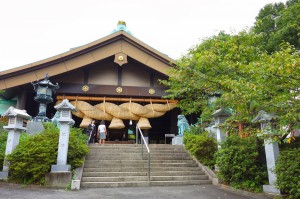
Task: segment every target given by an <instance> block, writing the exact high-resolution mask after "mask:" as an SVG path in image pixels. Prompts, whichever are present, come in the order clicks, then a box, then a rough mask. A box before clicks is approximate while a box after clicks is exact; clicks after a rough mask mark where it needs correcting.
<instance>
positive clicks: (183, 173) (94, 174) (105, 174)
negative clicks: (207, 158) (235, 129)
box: [82, 170, 205, 177]
mask: <svg viewBox="0 0 300 199" xmlns="http://www.w3.org/2000/svg"><path fill="white" fill-rule="evenodd" d="M204 174H205V173H204V172H203V171H197V170H196V171H151V175H152V176H188V175H204ZM82 176H83V177H110V176H111V177H116V176H118V177H120V176H147V171H146V170H144V171H131V172H130V171H129V172H109V171H107V172H86V171H85V172H84V173H83V174H82Z"/></svg>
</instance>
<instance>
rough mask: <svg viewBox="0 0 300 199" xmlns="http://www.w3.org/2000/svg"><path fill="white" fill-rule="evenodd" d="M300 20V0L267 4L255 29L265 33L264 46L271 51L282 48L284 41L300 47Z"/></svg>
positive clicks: (258, 17)
mask: <svg viewBox="0 0 300 199" xmlns="http://www.w3.org/2000/svg"><path fill="white" fill-rule="evenodd" d="M299 21H300V0H289V1H287V2H286V4H283V3H274V4H267V5H266V6H265V7H263V8H262V9H261V10H260V12H259V14H258V16H257V17H256V22H255V25H254V27H253V31H254V33H256V34H263V35H264V38H265V40H264V42H263V46H264V48H265V49H266V50H267V51H268V52H269V53H272V52H274V51H278V50H280V44H281V43H282V42H288V43H290V44H291V45H293V46H294V47H295V48H296V49H300V23H299Z"/></svg>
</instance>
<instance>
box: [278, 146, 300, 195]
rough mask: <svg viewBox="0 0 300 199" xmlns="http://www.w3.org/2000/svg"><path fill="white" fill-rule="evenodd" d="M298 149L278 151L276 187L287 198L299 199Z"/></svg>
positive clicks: (299, 150) (299, 149)
mask: <svg viewBox="0 0 300 199" xmlns="http://www.w3.org/2000/svg"><path fill="white" fill-rule="evenodd" d="M299 154H300V148H287V149H285V150H282V151H280V155H279V157H278V159H277V161H276V168H275V173H276V176H277V186H278V187H279V189H280V190H281V192H282V193H284V194H288V195H289V198H300V166H299V165H300V156H299Z"/></svg>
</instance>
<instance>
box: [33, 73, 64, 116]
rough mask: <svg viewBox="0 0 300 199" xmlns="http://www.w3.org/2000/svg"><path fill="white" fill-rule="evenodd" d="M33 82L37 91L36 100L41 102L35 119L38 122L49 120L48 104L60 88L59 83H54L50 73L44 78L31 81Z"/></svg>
mask: <svg viewBox="0 0 300 199" xmlns="http://www.w3.org/2000/svg"><path fill="white" fill-rule="evenodd" d="M31 84H32V85H33V88H34V91H35V92H36V96H35V97H34V100H35V101H37V102H38V103H39V113H38V115H37V116H36V117H35V118H33V120H34V121H38V122H48V121H49V120H50V119H49V118H47V116H46V112H47V104H49V103H51V102H53V99H52V94H53V93H55V91H56V90H57V89H59V85H58V84H57V83H56V85H55V84H52V83H51V82H50V80H49V76H48V74H46V76H45V79H44V80H42V81H37V82H35V83H34V82H31Z"/></svg>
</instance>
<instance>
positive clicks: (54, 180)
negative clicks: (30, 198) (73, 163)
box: [45, 171, 72, 188]
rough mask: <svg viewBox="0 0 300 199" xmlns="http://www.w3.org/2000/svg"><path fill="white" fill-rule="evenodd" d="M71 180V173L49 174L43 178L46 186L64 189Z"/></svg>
mask: <svg viewBox="0 0 300 199" xmlns="http://www.w3.org/2000/svg"><path fill="white" fill-rule="evenodd" d="M71 180H72V173H71V172H70V171H68V172H50V173H47V174H46V176H45V183H46V186H49V187H55V188H66V187H67V186H68V184H69V183H70V182H71Z"/></svg>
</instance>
